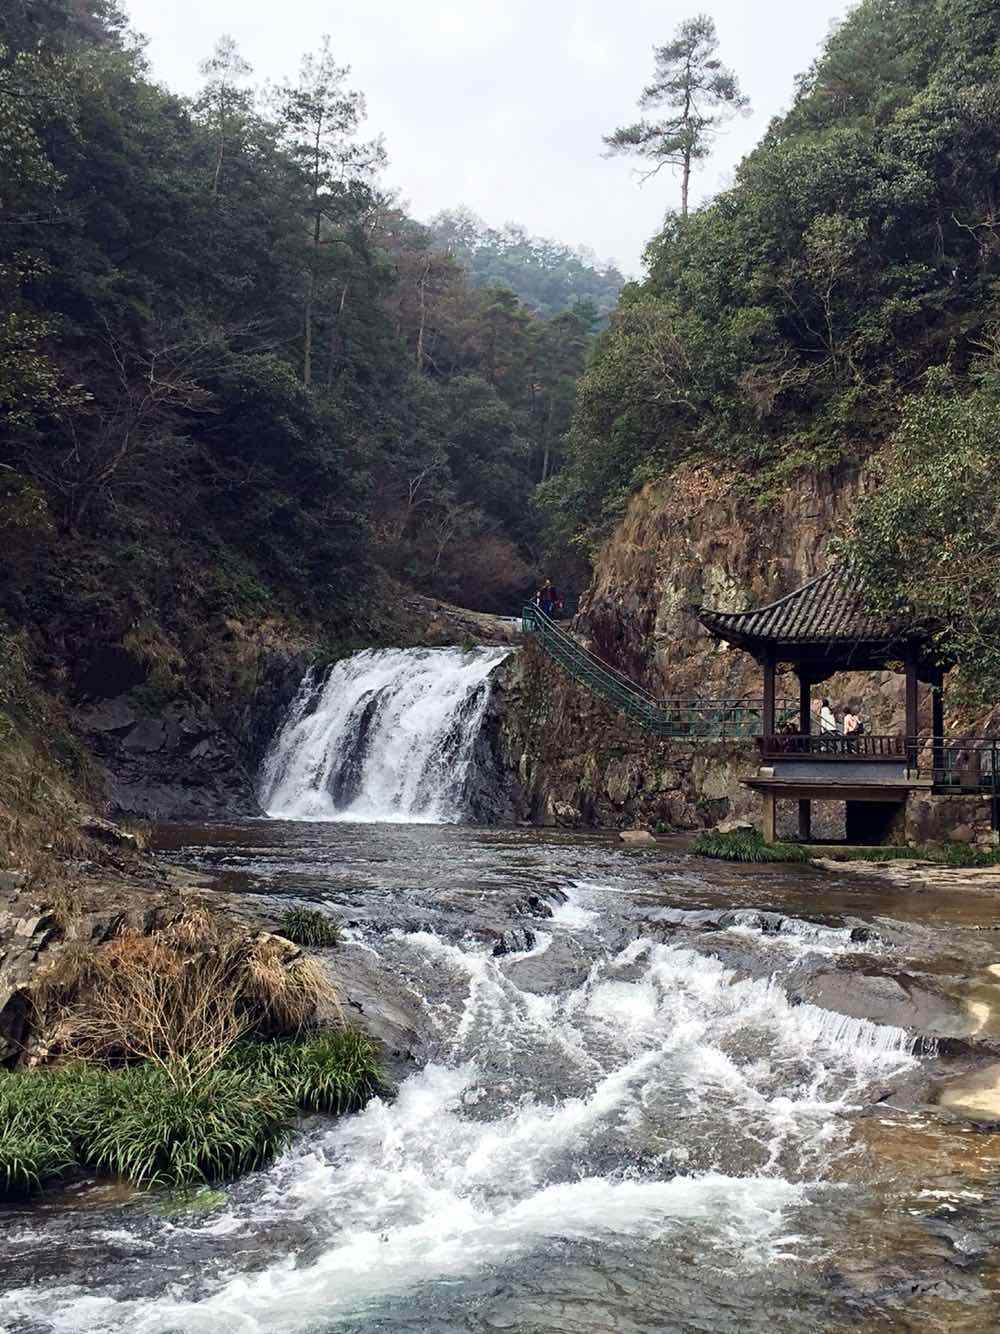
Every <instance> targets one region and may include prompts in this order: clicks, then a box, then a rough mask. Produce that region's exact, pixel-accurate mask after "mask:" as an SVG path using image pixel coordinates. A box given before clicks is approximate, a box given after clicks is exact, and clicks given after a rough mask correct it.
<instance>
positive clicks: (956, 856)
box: [929, 843, 1000, 867]
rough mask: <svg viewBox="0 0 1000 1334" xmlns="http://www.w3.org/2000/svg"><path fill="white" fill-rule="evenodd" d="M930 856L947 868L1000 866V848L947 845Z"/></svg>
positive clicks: (963, 844)
mask: <svg viewBox="0 0 1000 1334" xmlns="http://www.w3.org/2000/svg"><path fill="white" fill-rule="evenodd" d="M929 855H931V856H933V858H934V860H935V861H940V862H942V863H943V864H944V865H945V866H975V867H982V866H1000V848H975V847H972V846H971V845H970V844H968V843H945V844H944V845H943V846H942V847H941V848H938V849H934V850H932V852H931V853H930V854H929Z"/></svg>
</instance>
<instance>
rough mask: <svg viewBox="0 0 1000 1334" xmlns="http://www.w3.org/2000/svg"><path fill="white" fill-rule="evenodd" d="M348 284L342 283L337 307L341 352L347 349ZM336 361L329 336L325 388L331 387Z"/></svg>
mask: <svg viewBox="0 0 1000 1334" xmlns="http://www.w3.org/2000/svg"><path fill="white" fill-rule="evenodd" d="M350 285H351V284H350V283H344V290H343V291H342V292H341V294H340V305H339V306H338V307H337V337H338V338H339V339H340V351H341V352H346V350H347V348H346V346H345V342H346V340H345V338H344V306H345V305H346V304H347V289H348V288H349V287H350ZM336 361H337V349H336V347H335V345H334V340H333V337H332V336H331V338H330V360H329V362H328V364H327V368H326V387H327V389H332V388H333V368H334V366H335V365H336Z"/></svg>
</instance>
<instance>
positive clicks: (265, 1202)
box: [0, 895, 914, 1334]
mask: <svg viewBox="0 0 1000 1334" xmlns="http://www.w3.org/2000/svg"><path fill="white" fill-rule="evenodd" d="M584 897H586V895H584ZM591 901H592V900H591ZM588 914H590V915H591V917H590V918H589V919H588V918H587V915H588ZM594 916H596V910H595V909H593V908H585V907H583V906H582V904H581V903H580V902H579V901H578V899H577V900H575V896H574V897H571V899H570V902H569V903H568V904H566V905H563V907H562V908H561V909H559V910H557V913H556V916H555V918H554V919H553V928H554V930H555V931H556V932H557V933H561V932H563V931H565V930H567V929H568V927H567V924H568V923H570V922H572V923H573V927H572V929H573V930H574V931H581V930H582V931H586V930H588V929H589V928H591V927H592V926H593V925H594V922H593V920H592V918H593V917H594ZM585 919H586V920H585ZM385 949H387V950H388V951H389V952H390V954H391V956H392V958H393V960H395V961H396V963H397V964H398V968H399V971H400V973H401V975H403V976H405V977H406V978H407V979H408V980H409V981H411V982H412V983H414V984H417V985H421V986H422V987H423V988H424V989H426V990H427V991H434V993H435V994H436V995H438V996H442V997H454V1002H453V1003H444V1002H442V1003H440V1004H438V1005H436V1006H435V1007H434V1009H433V1013H434V1014H435V1015H436V1016H437V1024H438V1028H439V1043H438V1045H439V1055H438V1057H437V1058H436V1059H435V1060H434V1061H433V1062H432V1063H431V1064H430V1065H428V1066H427V1067H426V1068H424V1069H423V1070H421V1071H420V1072H419V1073H417V1074H414V1075H413V1076H412V1077H411V1078H409V1079H407V1080H406V1081H405V1083H404V1084H403V1085H402V1087H401V1089H400V1091H399V1095H398V1097H397V1098H396V1099H395V1100H393V1101H383V1100H375V1101H374V1102H373V1103H372V1104H370V1105H369V1107H368V1108H367V1109H366V1110H365V1111H363V1112H362V1113H360V1114H358V1115H356V1116H352V1117H348V1118H345V1119H343V1120H341V1121H339V1122H336V1123H332V1124H330V1125H329V1126H327V1127H326V1128H324V1129H322V1130H320V1131H318V1132H317V1131H316V1130H315V1129H312V1130H311V1131H310V1132H309V1135H308V1137H303V1138H301V1139H300V1140H299V1142H298V1143H297V1145H296V1146H295V1147H294V1148H293V1150H292V1151H290V1152H289V1153H287V1154H285V1155H284V1157H283V1158H282V1159H281V1160H280V1161H279V1162H277V1163H276V1164H275V1165H274V1166H273V1167H272V1168H271V1169H270V1170H269V1171H267V1172H265V1173H261V1174H260V1175H259V1176H258V1177H257V1178H256V1179H255V1180H256V1186H255V1189H254V1191H253V1193H252V1198H251V1199H248V1200H244V1201H243V1202H242V1203H240V1204H232V1205H230V1207H229V1208H228V1209H226V1210H224V1211H223V1212H222V1213H221V1214H220V1215H219V1216H217V1217H215V1218H213V1219H212V1220H211V1221H210V1222H208V1223H205V1224H202V1225H200V1226H196V1227H193V1228H191V1229H189V1231H190V1232H192V1233H194V1234H200V1235H201V1236H202V1237H204V1238H209V1237H212V1238H220V1237H221V1238H230V1239H232V1240H233V1241H235V1242H238V1243H239V1246H237V1247H236V1249H234V1250H233V1251H232V1252H231V1253H230V1255H231V1261H230V1267H229V1268H228V1270H222V1271H220V1272H216V1273H212V1274H211V1275H210V1276H205V1275H194V1274H191V1275H187V1276H186V1277H185V1279H184V1280H182V1281H180V1282H176V1281H175V1282H174V1283H172V1284H171V1286H170V1287H169V1288H167V1289H166V1290H164V1291H162V1292H160V1293H159V1294H157V1295H154V1296H148V1295H147V1296H143V1297H142V1298H138V1297H134V1296H129V1295H127V1294H122V1293H119V1292H116V1291H115V1290H114V1285H113V1283H105V1288H104V1290H103V1291H100V1292H93V1291H89V1292H88V1291H83V1290H80V1289H67V1288H59V1287H49V1288H47V1289H41V1290H38V1289H33V1288H31V1289H21V1290H17V1291H14V1292H9V1293H7V1294H6V1295H5V1296H3V1297H0V1321H4V1322H6V1323H7V1327H8V1328H11V1329H28V1328H30V1329H31V1330H32V1331H67V1332H68V1331H97V1330H100V1331H109V1332H117V1331H130V1332H131V1334H176V1332H177V1331H183V1332H184V1334H187V1332H190V1334H197V1332H199V1331H205V1332H206V1334H208V1332H209V1331H210V1332H211V1334H265V1331H266V1332H267V1334H299V1332H301V1334H306V1332H307V1331H315V1330H319V1329H330V1330H332V1329H335V1328H336V1327H337V1325H338V1323H340V1322H341V1321H342V1320H353V1321H355V1322H356V1321H358V1320H359V1319H361V1320H367V1319H368V1318H369V1317H370V1318H371V1321H372V1328H376V1327H377V1325H376V1323H375V1321H376V1317H377V1315H378V1312H379V1310H380V1309H381V1306H382V1304H383V1303H385V1302H386V1301H389V1300H395V1299H398V1298H400V1297H402V1296H406V1295H407V1294H412V1293H416V1292H420V1293H422V1294H425V1295H426V1294H427V1293H428V1292H429V1291H430V1292H434V1291H436V1290H440V1291H441V1293H442V1294H445V1295H446V1294H449V1293H451V1292H452V1291H453V1290H454V1285H455V1284H461V1283H462V1282H463V1281H464V1280H467V1279H469V1278H470V1277H471V1276H475V1275H479V1274H484V1273H486V1274H495V1273H501V1272H503V1271H504V1269H505V1267H507V1266H510V1265H512V1264H515V1263H517V1262H519V1261H522V1260H525V1259H527V1258H530V1257H533V1256H542V1255H546V1254H548V1253H549V1252H550V1250H551V1248H552V1247H553V1246H554V1245H558V1246H560V1247H567V1246H569V1247H573V1246H578V1245H581V1244H584V1243H599V1244H600V1245H601V1246H602V1247H605V1248H608V1249H607V1253H608V1255H613V1254H616V1253H617V1250H618V1249H619V1248H631V1250H630V1252H629V1253H630V1254H633V1255H635V1254H639V1253H640V1252H637V1251H636V1250H635V1248H636V1247H639V1248H641V1247H645V1246H650V1245H655V1246H657V1247H660V1248H662V1247H664V1246H666V1247H668V1248H669V1247H670V1246H673V1245H676V1246H678V1247H681V1248H682V1251H683V1250H684V1249H685V1248H688V1247H689V1246H690V1245H691V1244H692V1239H693V1238H695V1237H696V1238H697V1245H698V1247H699V1248H701V1250H702V1251H703V1252H704V1254H705V1255H706V1257H707V1258H708V1261H709V1262H710V1263H711V1264H712V1265H714V1266H716V1267H717V1268H719V1267H721V1268H722V1269H723V1270H725V1269H727V1268H731V1269H732V1271H733V1273H734V1275H736V1274H739V1273H742V1274H744V1275H745V1274H747V1273H751V1272H755V1271H761V1270H766V1269H767V1268H768V1267H773V1266H782V1265H787V1264H788V1263H790V1262H791V1261H792V1260H794V1259H795V1258H796V1242H795V1240H794V1236H792V1237H791V1238H790V1235H789V1226H790V1220H791V1219H792V1218H793V1216H794V1214H795V1212H796V1211H797V1210H798V1209H800V1208H802V1207H804V1206H805V1205H806V1203H807V1202H808V1200H809V1198H810V1195H811V1193H812V1192H814V1191H815V1190H816V1189H817V1188H819V1187H820V1183H821V1182H822V1181H823V1180H824V1178H825V1177H826V1175H827V1174H828V1172H829V1168H830V1165H831V1163H832V1162H833V1161H835V1159H836V1157H837V1155H838V1154H839V1153H841V1152H842V1151H843V1150H844V1147H845V1146H844V1139H845V1134H846V1131H845V1122H844V1118H843V1112H844V1111H845V1110H846V1109H848V1108H850V1107H851V1106H852V1105H853V1104H854V1103H855V1102H856V1100H857V1099H858V1098H859V1097H861V1095H862V1093H863V1090H864V1089H865V1088H866V1086H867V1085H868V1084H869V1083H870V1081H871V1080H872V1079H873V1078H876V1077H877V1078H885V1077H887V1076H889V1075H892V1074H893V1073H897V1072H899V1071H902V1070H904V1069H906V1068H908V1067H909V1066H910V1065H911V1064H912V1062H913V1059H914V1058H913V1057H912V1055H911V1052H910V1043H909V1040H908V1038H907V1036H906V1034H905V1033H903V1032H902V1031H901V1030H899V1029H893V1028H887V1027H880V1026H878V1025H875V1024H870V1023H866V1022H865V1021H863V1020H854V1019H846V1018H844V1017H843V1016H839V1015H836V1014H832V1013H829V1012H827V1011H824V1010H820V1009H817V1008H815V1007H813V1006H810V1005H792V1004H791V1003H790V1001H789V999H788V997H787V996H786V994H785V993H784V991H783V990H782V988H781V987H780V986H779V985H778V984H777V983H776V982H775V981H773V980H769V979H761V978H750V979H747V978H740V977H738V976H737V975H736V974H735V973H734V972H733V971H732V970H730V969H728V968H726V967H725V966H724V965H723V964H722V963H721V962H720V961H718V960H716V959H713V958H707V957H705V956H704V955H701V954H698V953H696V952H694V951H692V950H690V949H686V948H682V947H679V946H675V945H660V944H651V943H649V942H646V941H642V940H638V941H635V942H633V943H632V944H630V945H629V946H627V948H625V949H624V950H622V951H620V952H618V953H617V954H615V955H614V956H612V957H608V956H599V957H597V958H596V959H595V960H594V961H593V963H592V964H591V966H590V967H589V970H588V971H587V973H586V976H585V977H584V979H583V980H582V981H581V982H580V983H579V984H578V985H576V986H574V987H571V988H569V989H568V990H564V991H553V992H551V993H548V994H536V993H534V992H530V991H526V990H522V989H521V988H520V987H518V985H517V984H516V983H515V981H514V980H512V977H511V976H508V975H507V972H506V971H505V969H506V968H507V967H508V966H510V960H498V959H495V958H493V957H492V956H491V955H490V954H489V953H487V952H486V951H484V950H483V949H481V948H478V947H471V946H470V947H459V946H457V945H454V944H449V943H446V942H445V941H443V940H441V939H440V938H439V937H438V936H436V935H435V934H433V933H432V932H426V931H425V932H413V933H403V932H399V933H396V934H395V935H393V936H392V937H391V938H389V939H388V940H387V941H386V944H385ZM526 957H527V956H525V955H521V956H513V959H514V963H513V967H514V971H515V973H516V967H517V965H518V963H520V964H523V962H524V960H525V958H526ZM293 1224H294V1225H295V1226H297V1227H306V1228H307V1229H308V1234H309V1235H310V1236H311V1237H314V1238H316V1239H317V1240H316V1241H315V1243H314V1244H312V1245H311V1246H310V1248H309V1249H308V1252H307V1253H306V1254H304V1255H302V1256H301V1257H300V1256H297V1255H296V1254H294V1253H290V1254H286V1255H283V1256H281V1258H279V1259H277V1260H276V1261H274V1262H273V1263H270V1264H268V1265H267V1266H266V1267H264V1268H252V1267H250V1268H244V1267H243V1266H242V1265H241V1264H240V1255H241V1253H242V1252H241V1248H242V1247H245V1248H246V1250H247V1253H248V1254H253V1253H259V1250H257V1251H255V1238H256V1235H257V1233H258V1231H259V1230H260V1229H261V1228H262V1227H265V1226H266V1228H267V1235H268V1236H269V1237H271V1238H276V1237H280V1236H281V1235H282V1227H283V1226H284V1227H285V1228H290V1227H292V1226H293ZM163 1226H164V1231H163V1234H162V1236H161V1238H160V1240H159V1242H158V1243H157V1244H158V1245H161V1244H163V1243H165V1242H166V1241H167V1240H169V1237H168V1231H169V1225H166V1224H165V1225H163ZM148 1240H149V1238H148V1237H147V1238H144V1239H142V1240H140V1239H139V1238H136V1245H137V1246H140V1245H141V1246H148ZM154 1240H155V1238H154ZM272 1245H273V1243H272ZM623 1254H624V1252H623ZM356 1327H357V1325H356V1324H355V1325H352V1328H356Z"/></svg>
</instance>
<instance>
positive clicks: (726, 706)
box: [522, 604, 798, 741]
mask: <svg viewBox="0 0 1000 1334" xmlns="http://www.w3.org/2000/svg"><path fill="white" fill-rule="evenodd" d="M522 624H523V627H524V632H525V634H527V635H531V637H532V638H533V639H534V640H535V642H536V643H537V644H538V645H539V647H540V648H541V649H543V650H544V652H545V653H546V654H547V655H548V656H549V657H550V658H551V659H552V661H553V662H557V663H558V664H559V665H560V667H562V668H563V669H564V670H565V671H567V672H568V673H569V675H570V676H572V677H573V679H574V680H575V681H578V682H579V683H580V685H582V686H586V688H587V689H588V690H590V691H591V692H592V693H593V694H595V695H598V696H600V698H601V699H603V700H606V701H607V702H608V703H609V704H611V705H613V706H614V707H615V708H617V709H619V710H620V711H621V712H622V713H624V714H626V715H627V716H628V717H629V718H631V719H632V720H633V721H634V722H636V723H638V724H639V726H640V727H641V728H643V730H644V731H646V732H650V733H651V734H652V735H653V736H658V737H666V738H691V739H694V738H699V739H701V740H706V741H709V740H712V741H721V740H725V739H726V738H734V737H735V738H739V737H755V736H760V735H761V733H762V732H763V717H764V701H763V699H746V698H743V699H654V698H653V696H652V695H650V694H649V692H648V691H646V690H643V688H642V687H641V686H639V685H636V683H635V682H634V681H631V680H630V679H629V678H628V677H627V676H625V674H624V673H623V672H620V671H618V669H617V668H616V667H612V666H611V665H610V664H609V663H606V662H604V661H603V660H602V659H601V658H599V657H598V656H597V654H596V653H591V651H590V650H589V649H587V648H584V646H583V645H582V644H581V643H580V642H579V641H578V640H576V639H574V638H573V636H572V635H569V634H567V633H566V631H565V630H562V629H560V627H559V626H558V625H556V623H555V621H553V620H552V618H551V617H550V616H546V614H545V613H544V612H543V611H542V609H541V607H538V606H536V605H534V604H530V605H528V606H526V607H525V608H524V612H523V614H522ZM776 715H777V720H778V722H779V724H781V723H783V722H784V721H785V720H786V719H789V718H793V717H797V715H798V705H797V703H796V702H795V701H792V700H779V701H778V703H777V707H776Z"/></svg>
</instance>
